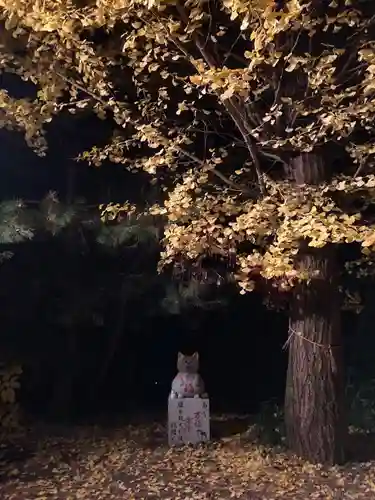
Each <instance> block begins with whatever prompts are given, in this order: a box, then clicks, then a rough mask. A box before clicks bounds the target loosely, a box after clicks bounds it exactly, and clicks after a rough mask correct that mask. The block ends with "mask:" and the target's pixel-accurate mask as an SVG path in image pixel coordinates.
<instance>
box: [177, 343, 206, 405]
mask: <svg viewBox="0 0 375 500" xmlns="http://www.w3.org/2000/svg"><path fill="white" fill-rule="evenodd" d="M198 368H199V354H198V353H197V352H196V353H194V354H193V355H192V356H185V355H184V354H182V353H181V352H179V353H178V356H177V370H178V373H177V375H176V376H175V378H174V379H173V382H172V390H171V393H170V396H169V397H170V398H171V399H174V398H200V397H207V394H205V391H204V383H203V380H202V377H201V376H200V375H199V373H198Z"/></svg>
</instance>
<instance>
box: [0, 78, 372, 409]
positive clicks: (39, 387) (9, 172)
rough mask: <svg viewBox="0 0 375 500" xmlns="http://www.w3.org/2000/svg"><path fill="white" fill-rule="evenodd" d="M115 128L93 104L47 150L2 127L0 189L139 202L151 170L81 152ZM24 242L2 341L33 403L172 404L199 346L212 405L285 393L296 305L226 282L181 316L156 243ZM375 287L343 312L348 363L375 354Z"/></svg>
mask: <svg viewBox="0 0 375 500" xmlns="http://www.w3.org/2000/svg"><path fill="white" fill-rule="evenodd" d="M0 87H3V88H4V87H5V88H7V89H8V90H10V91H11V93H12V94H13V95H18V96H24V95H25V94H28V95H30V93H32V92H33V89H32V88H28V87H27V86H26V84H24V83H20V82H19V81H14V80H12V79H11V78H10V77H9V75H8V76H6V77H4V76H0ZM108 134H109V130H108V127H107V125H106V123H105V122H102V121H100V120H98V119H96V118H94V117H92V116H91V115H87V116H83V117H80V118H79V119H76V118H74V119H73V118H72V117H70V116H69V117H61V118H58V119H56V120H55V121H54V123H53V125H52V127H51V128H50V129H49V132H48V140H49V147H50V149H49V153H48V155H47V156H46V157H45V158H39V157H37V156H36V155H35V154H34V153H33V152H32V151H31V150H30V149H29V148H28V147H27V145H26V144H25V142H24V140H23V137H22V134H19V133H17V132H8V131H6V130H0V199H1V200H2V201H3V200H8V199H12V198H21V199H24V200H28V201H38V200H40V199H42V198H43V197H44V196H45V195H46V194H47V192H48V191H50V190H54V191H56V192H57V193H58V195H59V197H60V198H61V199H62V200H67V201H72V200H74V199H77V198H82V199H84V200H85V201H86V202H87V203H88V204H99V203H106V202H109V201H119V202H121V201H125V200H129V199H130V200H135V201H136V200H137V198H138V199H139V197H140V196H144V191H143V190H144V189H145V188H144V187H143V186H144V182H143V179H142V177H141V176H134V175H133V174H130V173H128V172H126V171H125V170H124V169H123V168H122V167H121V166H118V165H104V166H102V167H101V168H100V169H95V168H93V167H88V166H87V165H85V164H84V163H77V162H75V161H74V160H73V158H74V157H75V156H76V155H77V154H78V153H79V152H82V151H83V150H86V149H88V148H90V147H91V146H93V145H95V144H96V145H98V144H99V143H100V142H102V141H103V140H104V141H105V139H106V137H107V135H108ZM67 241H68V243H67ZM14 251H15V255H14V257H13V258H12V259H11V260H9V261H7V262H5V263H3V264H2V265H1V267H0V296H1V304H2V306H1V312H0V317H1V334H0V350H1V352H2V353H3V355H2V357H3V361H7V362H9V361H20V362H21V363H22V364H23V366H24V374H23V376H22V389H21V392H20V400H21V405H22V407H23V408H24V409H25V411H27V412H28V413H30V414H34V415H38V416H43V417H44V418H45V417H48V418H54V419H56V418H57V419H61V418H72V417H74V418H76V417H82V416H87V415H98V414H100V415H106V414H109V415H110V414H117V413H138V412H145V411H147V412H154V411H165V409H166V400H167V397H168V393H169V390H170V384H171V381H172V378H173V376H174V374H175V372H176V368H175V364H176V357H177V352H178V351H179V350H182V351H183V352H185V353H191V352H194V351H198V352H199V354H200V357H201V374H202V376H203V378H204V380H205V383H206V385H207V389H208V392H209V395H210V398H211V405H212V409H213V411H215V410H216V411H226V412H256V411H257V410H258V409H259V407H260V405H261V404H262V403H264V402H265V401H268V400H270V399H274V400H275V401H276V402H281V401H282V398H283V392H284V384H285V374H286V364H287V354H286V351H285V350H283V345H284V343H285V341H286V339H287V326H288V321H287V315H286V313H282V312H275V311H270V310H269V309H267V308H266V307H265V306H264V305H263V303H262V297H261V296H259V295H258V294H256V293H253V294H250V295H247V296H240V295H239V294H238V293H237V291H236V290H234V289H231V288H230V287H229V288H223V289H221V290H218V291H217V292H216V294H217V296H218V297H219V299H220V300H221V301H222V302H221V303H220V304H218V305H216V306H215V307H213V308H210V309H204V308H203V309H202V308H198V307H195V308H191V307H190V308H186V309H184V310H183V311H182V312H181V313H180V314H177V315H176V314H174V315H173V314H168V312H167V311H165V310H164V309H163V308H162V307H161V303H162V300H163V297H164V295H165V283H166V281H165V278H164V279H163V278H159V277H158V276H157V274H156V272H155V267H156V262H157V252H156V253H155V250H151V251H150V250H149V249H145V250H142V249H137V250H136V251H133V250H126V251H124V252H121V251H118V252H117V253H116V252H112V253H108V252H105V251H104V250H102V249H100V248H98V245H96V244H95V243H94V242H93V241H87V240H85V241H84V242H83V243H82V241H80V240H79V239H78V238H77V237H76V235H73V236H70V237H69V238H67V239H66V238H65V239H64V238H63V237H55V238H52V237H47V236H45V235H44V236H43V237H36V238H35V239H34V240H32V241H31V242H28V243H25V244H20V245H18V246H17V247H15V248H14ZM136 272H138V273H140V274H143V275H144V279H143V281H142V286H143V288H142V290H143V291H142V293H135V291H134V292H133V291H132V290H135V288H134V286H133V285H132V282H131V280H132V279H133V278H129V279H128V278H127V276H130V275H133V274H134V273H136ZM127 280H128V281H127ZM124 283H125V285H126V286H127V289H126V298H125V299H124V300H122V299H121V294H122V290H123V288H122V287H123V286H124ZM132 286H133V288H132ZM371 294H372V292H371V287H369V289H368V291H367V292H366V298H367V307H366V308H365V311H364V313H363V314H362V315H361V316H360V317H359V321H358V317H357V316H355V315H353V314H348V313H345V314H344V334H345V339H346V356H347V359H348V361H349V368H350V370H348V372H350V373H351V370H352V368H353V367H357V368H358V367H361V370H362V372H363V373H365V371H364V370H365V369H364V367H365V366H371V365H372V360H368V359H367V360H366V363H367V364H366V363H364V361H363V360H364V359H365V357H366V356H368V353H369V352H370V351H369V346H371V345H372V338H373V332H372V328H371V325H372V324H373V318H372V316H373V307H372V304H373V300H372V297H371ZM119 297H120V298H119ZM224 299H225V300H224ZM98 304H99V305H98ZM66 318H68V321H66ZM114 337H116V343H115V348H114V352H113V356H112V358H111V360H110V363H109V366H108V369H106V370H104V375H103V376H102V377H101V380H100V381H99V382H98V373H99V372H100V371H101V368H102V367H103V364H104V363H105V358H106V354H107V353H108V351H109V350H110V348H111V347H110V346H111V345H112V344H111V343H112V340H113V339H114ZM366 373H367V372H366ZM365 376H366V377H367V376H370V375H367V374H365Z"/></svg>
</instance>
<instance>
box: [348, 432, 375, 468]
mask: <svg viewBox="0 0 375 500" xmlns="http://www.w3.org/2000/svg"><path fill="white" fill-rule="evenodd" d="M347 460H348V462H352V463H353V462H370V461H372V460H375V432H369V433H364V432H354V433H351V434H349V436H348V442H347Z"/></svg>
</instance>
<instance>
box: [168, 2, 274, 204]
mask: <svg viewBox="0 0 375 500" xmlns="http://www.w3.org/2000/svg"><path fill="white" fill-rule="evenodd" d="M176 7H177V11H178V13H179V14H180V16H181V19H182V21H183V22H184V23H185V24H186V25H187V24H189V17H188V15H187V14H186V11H185V9H184V7H183V6H182V5H181V4H177V6H176ZM192 38H193V41H194V43H195V45H196V47H197V49H198V50H199V52H200V53H201V55H202V57H203V59H204V60H205V61H206V63H207V65H208V66H209V67H210V68H212V69H214V68H217V67H219V66H220V64H219V63H218V61H216V59H215V57H214V56H213V55H212V53H211V52H210V51H209V50H208V49H207V44H206V43H203V41H202V39H201V36H200V34H199V33H197V32H196V31H194V32H193V34H192ZM237 99H238V100H239V102H240V104H241V105H242V108H243V109H244V108H245V105H244V102H243V99H242V98H241V97H239V96H237ZM222 102H223V105H224V107H225V109H226V110H227V112H228V113H229V115H230V116H231V118H232V120H233V121H234V123H235V124H236V126H237V128H238V130H239V131H240V133H241V135H242V137H243V139H244V141H245V144H246V146H247V149H248V151H249V153H250V157H251V159H252V160H253V163H254V168H255V173H256V176H257V179H258V185H259V189H260V192H261V194H265V192H266V188H265V185H264V180H263V175H262V172H261V169H260V163H259V159H258V152H257V147H256V144H255V141H254V139H253V137H252V135H251V127H249V125H248V123H247V121H246V116H245V115H244V113H241V109H240V108H239V107H238V106H237V103H236V100H235V98H234V97H229V98H228V99H225V100H223V101H222Z"/></svg>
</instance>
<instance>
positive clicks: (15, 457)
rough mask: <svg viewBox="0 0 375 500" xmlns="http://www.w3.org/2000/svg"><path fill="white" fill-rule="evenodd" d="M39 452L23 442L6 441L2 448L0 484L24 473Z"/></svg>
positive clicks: (0, 447) (0, 449)
mask: <svg viewBox="0 0 375 500" xmlns="http://www.w3.org/2000/svg"><path fill="white" fill-rule="evenodd" d="M36 453H37V451H36V448H35V447H34V446H32V445H26V444H25V443H23V442H13V441H9V442H7V441H4V442H3V443H2V444H1V446H0V484H1V483H4V482H7V481H9V480H10V479H11V478H12V476H13V477H15V476H17V475H18V474H19V473H20V472H22V471H23V470H24V469H25V467H26V466H27V463H28V461H29V460H30V459H32V458H34V457H35V455H36Z"/></svg>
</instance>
